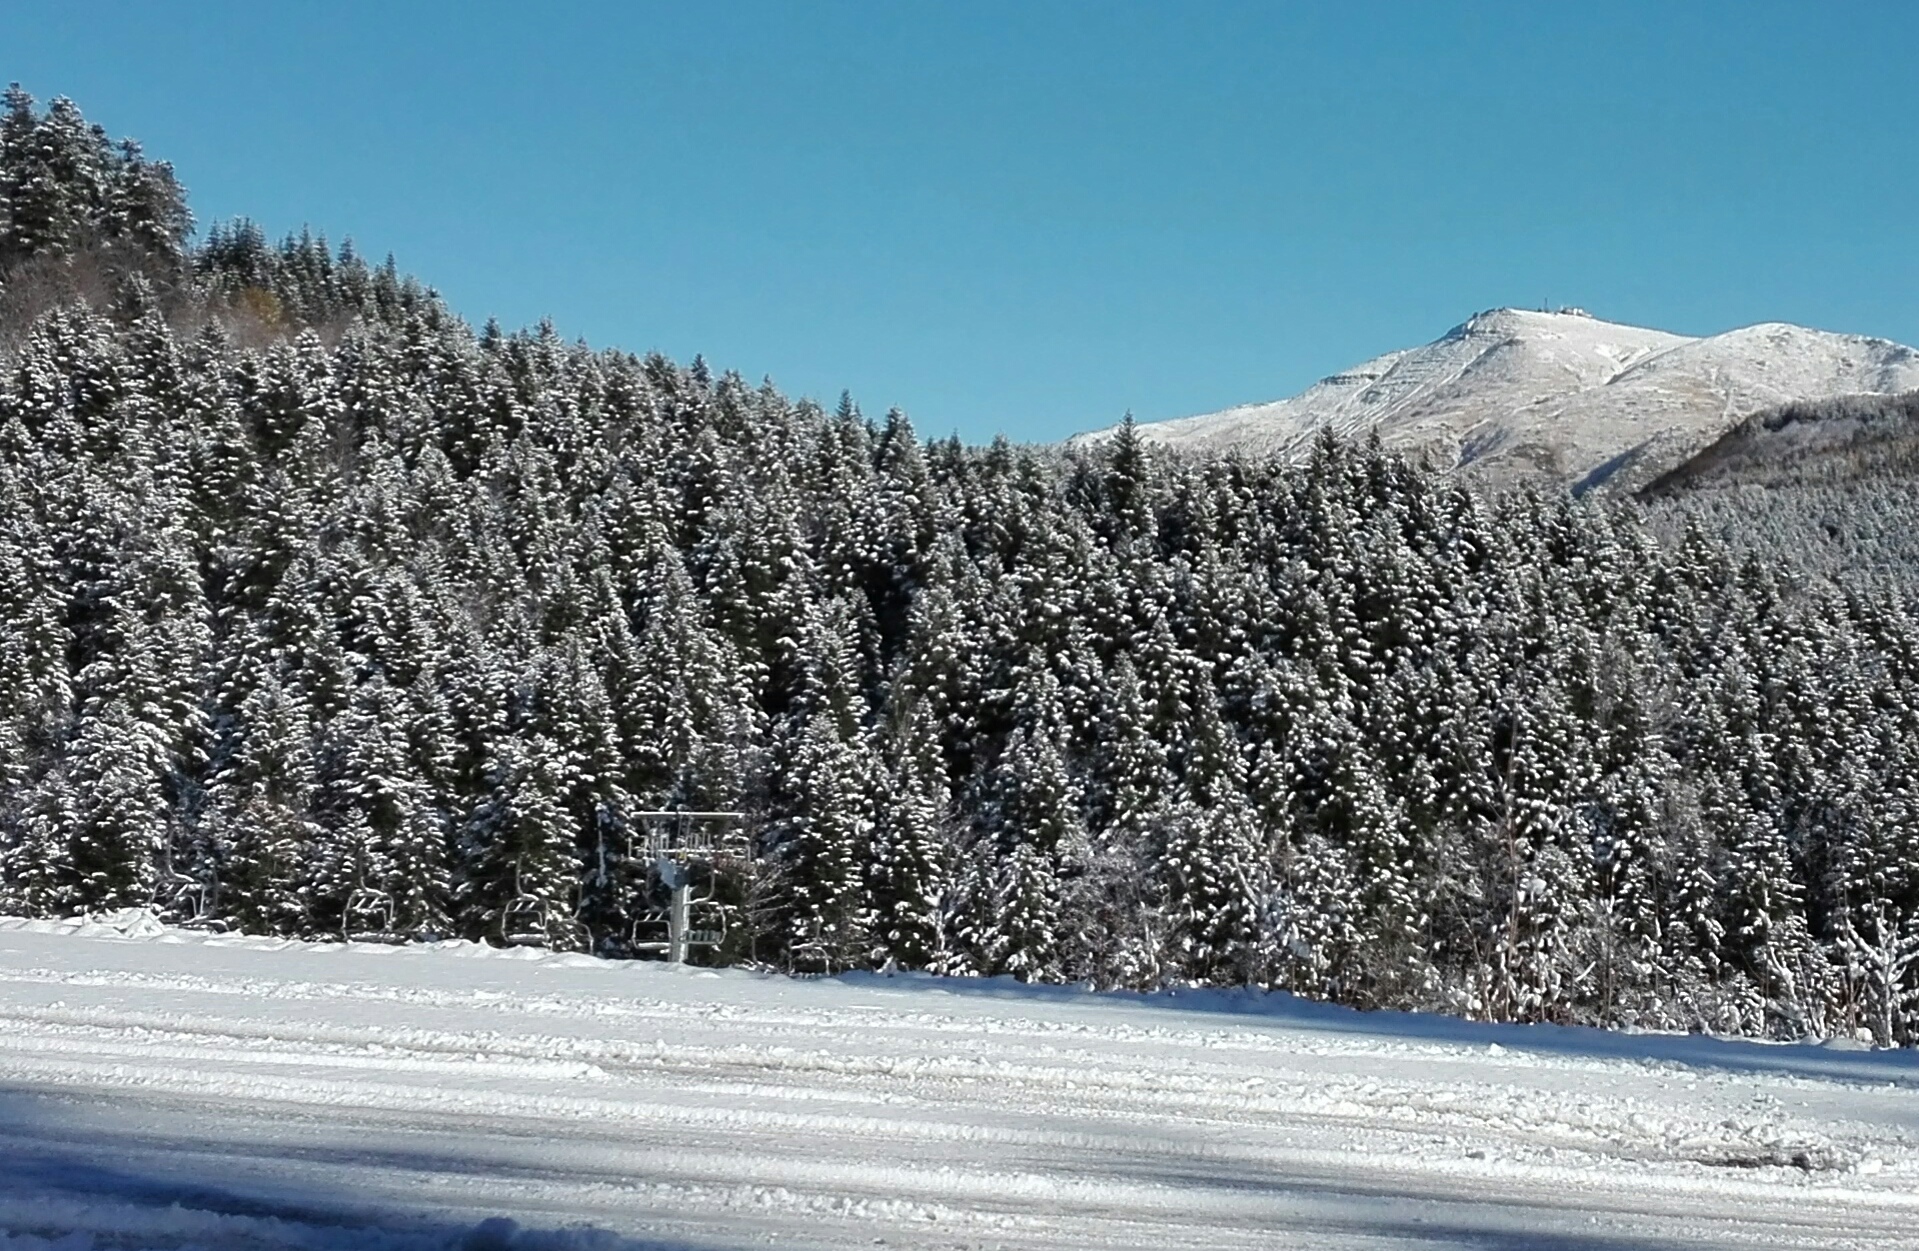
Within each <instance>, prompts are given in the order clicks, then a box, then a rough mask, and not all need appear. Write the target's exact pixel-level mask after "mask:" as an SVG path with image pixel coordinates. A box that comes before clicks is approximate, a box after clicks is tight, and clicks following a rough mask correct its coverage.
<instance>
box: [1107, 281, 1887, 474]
mask: <svg viewBox="0 0 1919 1251" xmlns="http://www.w3.org/2000/svg"><path fill="white" fill-rule="evenodd" d="M1913 388H1919V352H1916V351H1914V350H1913V349H1912V348H1909V347H1905V346H1903V345H1901V344H1897V343H1893V342H1891V341H1889V340H1885V339H1874V338H1868V337H1865V336H1861V335H1845V334H1833V333H1829V332H1826V331H1821V330H1809V329H1807V328H1805V327H1803V326H1793V325H1787V324H1784V323H1779V322H1769V323H1765V324H1762V325H1757V326H1747V327H1744V328H1742V329H1738V330H1731V331H1727V332H1726V333H1724V334H1717V335H1712V336H1710V337H1707V338H1691V337H1688V336H1685V335H1677V334H1671V333H1668V332H1666V331H1663V330H1649V329H1645V328H1643V327H1638V326H1626V325H1621V324H1619V323H1616V322H1608V321H1601V320H1599V319H1598V318H1595V317H1592V316H1590V315H1588V314H1585V313H1583V312H1579V311H1577V310H1565V311H1561V312H1556V313H1548V312H1532V311H1528V310H1524V309H1510V308H1507V309H1493V310H1491V311H1488V312H1484V313H1480V314H1478V315H1476V316H1474V317H1472V318H1470V319H1468V320H1467V321H1466V322H1465V323H1463V324H1462V325H1459V326H1456V327H1454V328H1453V329H1452V330H1450V331H1448V332H1447V333H1446V334H1445V335H1444V336H1442V337H1441V338H1439V339H1437V340H1435V341H1434V342H1432V343H1429V344H1427V345H1425V346H1424V347H1418V348H1411V349H1406V350H1403V351H1397V352H1389V353H1387V354H1386V355H1384V356H1381V357H1378V358H1376V359H1374V360H1371V361H1368V362H1366V363H1365V364H1363V365H1359V366H1356V367H1354V368H1352V369H1349V370H1346V371H1344V372H1342V373H1338V374H1335V375H1333V376H1331V377H1329V378H1326V379H1323V380H1322V381H1320V382H1317V383H1315V384H1314V385H1313V386H1311V387H1309V388H1307V389H1306V390H1305V391H1303V392H1301V393H1300V394H1299V395H1296V396H1293V397H1292V398H1290V399H1284V400H1276V401H1272V402H1269V403H1262V404H1245V405H1240V406H1238V407H1235V408H1229V409H1226V410H1224V411H1222V412H1217V413H1207V414H1203V415H1200V416H1196V417H1183V418H1179V419H1177V420H1173V421H1164V422H1153V423H1147V424H1143V425H1141V426H1140V427H1139V430H1140V432H1141V434H1143V435H1144V436H1145V437H1146V438H1148V439H1150V440H1153V441H1155V442H1159V443H1164V444H1168V445H1171V446H1175V447H1181V448H1189V449H1195V450H1201V451H1208V452H1219V451H1237V452H1243V453H1248V454H1253V455H1277V456H1281V457H1289V458H1298V457H1301V456H1303V455H1304V454H1305V452H1306V450H1307V449H1308V448H1309V446H1310V444H1311V441H1312V439H1313V437H1314V436H1315V435H1316V434H1317V433H1318V432H1319V431H1320V430H1322V429H1325V428H1330V429H1332V430H1334V431H1336V432H1337V433H1339V434H1341V435H1344V436H1347V437H1349V438H1353V437H1364V436H1365V435H1367V434H1369V433H1370V432H1372V431H1374V430H1377V431H1378V432H1379V434H1380V437H1381V439H1382V440H1383V441H1384V442H1385V443H1386V445H1387V446H1388V447H1391V448H1394V449H1396V450H1399V451H1403V452H1406V453H1408V454H1411V455H1415V456H1418V455H1423V456H1426V457H1427V458H1429V459H1430V461H1431V462H1432V463H1433V464H1434V465H1435V466H1437V467H1439V468H1442V469H1447V468H1459V469H1468V470H1470V471H1472V472H1474V473H1475V474H1478V475H1480V476H1485V477H1491V478H1495V479H1510V478H1515V477H1527V476H1544V477H1549V478H1553V479H1558V480H1562V481H1567V482H1572V483H1580V484H1585V485H1592V484H1596V483H1597V482H1598V481H1600V480H1603V479H1604V478H1606V477H1607V476H1609V475H1610V474H1612V473H1615V472H1618V471H1619V470H1620V469H1622V468H1625V467H1628V466H1630V467H1631V468H1632V472H1631V473H1630V474H1628V475H1626V476H1627V477H1629V478H1630V479H1631V480H1633V481H1635V482H1636V481H1638V480H1640V479H1642V478H1644V477H1646V476H1647V475H1648V474H1650V473H1651V472H1654V471H1656V470H1658V469H1662V468H1666V467H1670V464H1671V463H1676V461H1677V459H1678V458H1679V457H1681V456H1683V455H1684V454H1686V453H1687V452H1690V451H1692V450H1696V449H1697V448H1698V447H1700V446H1702V445H1703V444H1704V443H1705V442H1706V441H1708V440H1710V439H1712V438H1715V437H1717V436H1718V435H1719V434H1721V433H1723V432H1724V431H1725V430H1726V429H1728V428H1729V427H1731V426H1732V424H1733V423H1734V422H1736V421H1737V420H1739V419H1740V418H1741V417H1744V416H1746V415H1748V414H1750V413H1752V412H1755V411H1757V410H1760V409H1763V408H1768V407H1772V406H1774V405H1777V404H1781V403H1784V402H1787V401H1789V400H1799V399H1820V398H1826V397H1830V396H1834V395H1844V394H1852V393H1882V394H1890V393H1895V392H1900V391H1906V390H1911V389H1913ZM1111 433H1112V432H1111V431H1110V430H1107V431H1100V432H1097V433H1095V434H1092V435H1082V436H1079V437H1080V438H1081V439H1082V440H1084V439H1098V438H1103V437H1109V436H1110V434H1111Z"/></svg>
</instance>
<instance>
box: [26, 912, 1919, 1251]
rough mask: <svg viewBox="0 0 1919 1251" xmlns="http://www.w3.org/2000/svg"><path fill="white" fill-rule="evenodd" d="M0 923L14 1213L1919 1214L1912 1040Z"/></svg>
mask: <svg viewBox="0 0 1919 1251" xmlns="http://www.w3.org/2000/svg"><path fill="white" fill-rule="evenodd" d="M1916 1059H1919V1057H1915V1056H1914V1055H1912V1054H1909V1053H1898V1052H1873V1051H1868V1050H1861V1049H1839V1048H1832V1047H1816V1046H1769V1045H1763V1044H1755V1043H1742V1042H1732V1041H1723V1040H1713V1039H1705V1038H1685V1037H1667V1036H1648V1035H1637V1036H1634V1035H1621V1034H1607V1033H1601V1032H1598V1031H1590V1030H1576V1029H1558V1028H1553V1027H1492V1026H1476V1025H1471V1024H1466V1023H1463V1022H1458V1021H1453V1020H1448V1019H1444V1018H1438V1017H1429V1016H1415V1015H1401V1014H1390V1013H1380V1014H1372V1015H1364V1014H1359V1013H1353V1012H1348V1011H1344V1010H1339V1009H1332V1008H1326V1007H1323V1006H1319V1005H1313V1004H1307V1003H1302V1002H1299V1001H1296V1000H1292V999H1290V998H1288V997H1285V996H1257V995H1250V994H1245V995H1242V994H1236V993H1219V992H1208V993H1193V994H1181V995H1162V996H1153V997H1141V996H1134V995H1092V994H1087V993H1084V992H1079V991H1072V990H1061V989H1044V988H1028V987H1020V986H1016V985H1012V984H1008V983H1002V982H951V981H939V980H934V979H930V978H922V977H905V978H883V977H877V976H870V975H869V976H856V977H845V978H837V979H821V980H810V981H807V980H788V979H783V978H778V977H772V976H764V975H757V974H750V973H745V972H738V971H727V972H714V971H702V970H689V969H678V970H676V969H670V968H667V967H665V966H663V965H658V964H635V963H624V964H622V963H610V962H602V961H598V960H593V959H590V958H587V957H584V956H567V955H551V954H547V953H535V952H525V951H520V952H511V953H506V952H496V951H491V950H490V949H487V948H482V947H476V946H473V945H469V944H442V945H438V946H435V947H431V948H410V949H391V948H382V947H367V946H358V945H317V944H301V943H291V942H281V941H273V940H263V939H246V938H219V937H208V936H204V935H197V934H187V933H182V932H178V931H168V930H165V929H163V928H161V927H159V926H157V925H155V924H154V923H153V922H152V921H151V920H150V919H147V918H144V917H142V916H139V915H137V914H128V915H122V916H118V917H114V918H108V919H105V920H100V921H92V922H28V921H18V920H0V1248H4V1249H5V1251H22V1249H24V1248H35V1249H40V1248H46V1247H57V1248H60V1249H61V1251H85V1249H87V1248H108V1247H112V1248H141V1247H164V1248H187V1247H196V1248H206V1249H208V1251H228V1249H236V1251H237V1249H239V1248H259V1247H280V1246H288V1247H301V1248H308V1249H310V1251H337V1249H342V1248H356V1249H357V1248H371V1249H391V1251H415V1249H424V1248H434V1247H446V1248H461V1249H463V1251H506V1249H508V1248H521V1249H531V1248H581V1249H586V1248H591V1249H593V1251H618V1249H622V1248H632V1247H653V1248H673V1249H686V1251H691V1249H694V1248H735V1247H751V1246H769V1245H770V1246H779V1247H798V1248H807V1247H913V1248H935V1247H938V1248H989V1247H992V1248H999V1247H1003V1248H1041V1247H1044V1248H1055V1247H1086V1248H1209V1249H1210V1248H1225V1247H1261V1246H1286V1247H1315V1248H1385V1247H1400V1248H1407V1247H1421V1248H1492V1249H1495V1251H1521V1249H1522V1248H1525V1249H1531V1248H1539V1249H1543V1251H1611V1249H1616V1248H1643V1247H1678V1246H1685V1247H1700V1248H1713V1247H1820V1248H1848V1247H1859V1248H1864V1247H1873V1248H1892V1247H1919V1063H1915V1060H1916Z"/></svg>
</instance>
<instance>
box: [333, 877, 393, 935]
mask: <svg viewBox="0 0 1919 1251" xmlns="http://www.w3.org/2000/svg"><path fill="white" fill-rule="evenodd" d="M340 937H342V938H344V939H346V940H347V941H348V942H350V943H387V944H389V945H392V944H398V943H404V942H405V941H406V940H407V936H406V935H405V934H403V933H400V932H399V931H398V930H397V929H395V928H394V925H393V896H392V895H390V894H388V893H387V892H386V891H383V890H375V889H373V888H372V887H361V888H360V889H359V890H356V891H354V892H353V893H352V894H351V895H348V896H347V901H346V908H345V910H344V911H343V912H342V913H341V917H340Z"/></svg>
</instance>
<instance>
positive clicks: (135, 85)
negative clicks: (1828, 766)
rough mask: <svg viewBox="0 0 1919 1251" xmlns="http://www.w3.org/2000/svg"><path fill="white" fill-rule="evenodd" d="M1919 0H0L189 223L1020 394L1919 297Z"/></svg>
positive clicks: (1845, 321)
mask: <svg viewBox="0 0 1919 1251" xmlns="http://www.w3.org/2000/svg"><path fill="white" fill-rule="evenodd" d="M1915 48H1919V5H1915V4H1911V3H1907V2H1901V3H1883V4H1873V3H1849V4H1844V5H1826V4H1813V3H1804V2H1803V0H1801V2H1795V3H1772V2H1770V0H1741V2H1739V3H1706V2H1698V3H1679V2H1675V0H1666V2H1665V3H1644V4H1641V3H1633V2H1627V0H1616V2H1614V3H1609V4H1606V5H1583V4H1582V5H1573V4H1540V3H1536V2H1535V3H1525V4H1519V3H1513V4H1506V3H1495V2H1491V0H1488V2H1484V3H1464V2H1462V3H1457V4H1452V3H1442V2H1440V0H1425V2H1414V0H1409V2H1407V3H1374V4H1368V3H1353V2H1347V3H1339V4H1335V3H1330V2H1329V3H1322V4H1284V3H1280V2H1279V0H1267V2H1264V3H1231V2H1227V0H1217V2H1213V3H1186V4H1172V3H1167V4H1156V5H1148V4H1134V3H1124V2H1115V0H1105V2H1102V3H1093V2H1092V0H1083V2H1076V3H1045V2H1040V3H1030V2H1029V3H1008V4H999V3H989V2H987V0H966V2H964V3H957V2H956V3H951V4H933V3H905V2H901V0H889V2H879V0H874V2H871V3H864V2H863V3H839V2H831V0H816V2H807V3H801V2H799V0H781V2H778V3H755V2H749V0H731V2H727V3H706V2H701V3H694V2H688V3H674V4H665V3H646V2H632V0H629V2H627V3H609V4H601V5H588V4H573V5H568V4H539V5H532V4H526V3H513V4H494V3H489V2H485V0H466V2H464V3H458V4H452V3H448V4H429V3H406V2H404V0H386V2H385V3H377V4H375V3H360V2H358V0H334V2H332V3H327V4H324V5H322V4H311V3H295V2H293V0H288V2H287V3H278V2H276V3H268V4H262V3H260V2H259V0H249V2H248V3H233V4H228V3H187V2H183V3H174V4H167V5H153V4H144V3H142V4H108V3H96V2H92V0H58V2H45V3H43V2H42V0H11V3H9V4H8V6H7V16H6V19H5V21H4V26H3V28H0V78H4V79H17V80H19V81H20V82H21V83H22V84H23V85H24V86H25V87H26V88H27V89H28V90H29V91H31V92H33V93H34V94H35V95H37V96H39V97H41V98H42V99H45V98H46V97H48V96H51V95H54V94H64V95H69V96H72V97H73V98H74V99H76V100H77V101H79V103H80V105H81V106H82V108H83V109H84V110H85V111H86V113H87V115H88V117H89V118H90V119H92V120H94V121H97V122H99V123H101V124H103V125H105V126H106V127H107V129H108V130H109V131H111V132H112V133H114V134H115V135H124V134H130V135H134V136H136V137H138V138H140V139H141V140H143V141H144V142H145V144H146V146H147V148H148V150H149V151H150V152H152V153H154V154H155V155H158V156H162V157H165V158H168V159H170V160H172V161H173V162H174V164H175V166H176V168H177V169H178V171H179V173H180V175H181V178H182V180H183V181H184V182H185V183H186V184H187V186H188V188H189V189H190V191H191V193H192V195H193V200H194V204H195V208H196V211H197V213H198V215H199V217H200V220H201V222H202V223H203V225H204V224H206V223H210V222H212V221H216V220H220V219H224V218H227V217H231V216H234V215H239V214H245V215H247V216H251V217H253V218H254V219H256V220H258V221H260V222H261V223H262V224H263V225H265V226H266V228H267V229H268V230H269V232H271V233H273V234H275V235H278V234H282V233H285V232H287V231H290V230H296V229H298V228H299V227H300V226H301V225H303V224H309V223H310V224H311V225H312V226H314V227H315V228H316V229H321V230H324V231H326V232H327V233H328V234H329V235H330V236H331V237H332V238H334V239H335V240H336V241H337V240H338V239H340V238H341V237H345V236H351V237H352V238H353V239H354V240H355V242H356V243H357V244H358V245H359V246H360V247H361V249H362V250H363V251H365V252H368V253H370V254H373V255H375V256H379V255H383V254H385V253H387V252H392V253H394V254H395V255H396V256H397V258H398V259H399V261H400V264H401V265H402V267H403V268H405V269H407V270H410V271H411V272H414V273H416V274H418V275H420V276H421V277H422V278H424V279H426V280H427V281H429V282H431V283H433V284H434V285H435V286H437V287H438V288H439V289H440V290H441V291H442V292H443V293H444V294H445V295H446V296H447V298H448V300H449V301H450V302H451V303H452V305H453V306H454V307H455V308H456V309H457V310H459V311H460V312H461V313H462V314H464V315H465V316H467V317H468V318H469V319H471V320H473V321H474V322H475V323H476V324H477V323H478V322H480V321H482V320H484V319H485V318H486V317H488V316H497V317H498V318H499V319H500V320H501V322H502V323H504V324H506V325H508V326H517V325H524V324H528V323H531V322H533V321H535V320H537V319H538V318H540V317H542V316H550V317H551V318H552V319H553V321H554V322H555V324H556V325H557V326H558V327H559V328H560V330H561V332H562V333H564V334H566V335H568V336H569V337H583V338H585V339H587V340H588V341H590V342H592V343H594V344H595V345H601V346H617V347H623V348H628V349H632V350H635V351H645V350H648V349H653V348H657V349H660V350H662V351H665V352H667V353H668V354H670V355H673V356H675V357H678V358H681V359H687V358H690V357H691V356H692V355H693V354H694V353H695V352H701V353H704V354H705V355H706V357H707V359H708V360H709V361H710V362H711V363H712V364H713V365H714V366H715V367H716V368H730V369H738V370H739V371H741V372H742V373H744V374H746V375H747V376H748V377H749V378H752V379H755V380H757V379H758V378H759V377H760V376H761V375H771V376H772V377H773V378H774V380H775V381H776V382H777V383H779V384H780V385H781V386H782V387H783V388H784V389H786V390H787V391H788V392H790V393H798V394H810V395H814V396H817V397H820V398H822V399H824V400H827V401H830V400H832V399H833V398H834V397H836V396H837V395H838V394H839V392H840V390H841V389H842V388H848V389H851V390H852V392H853V394H854V396H855V398H856V399H858V400H859V401H860V403H861V404H862V406H863V407H864V408H865V409H866V410H867V411H868V412H869V413H872V414H875V415H877V414H878V413H880V412H882V411H883V410H884V409H886V408H887V407H889V406H893V405H898V406H900V407H902V408H904V409H906V410H907V411H908V412H909V413H910V414H912V416H913V417H914V420H915V422H916V423H917V424H918V426H919V428H920V430H921V432H922V433H925V434H929V435H944V434H948V433H953V432H958V433H959V434H960V435H961V436H962V437H965V438H968V439H975V440H978V439H986V438H990V437H991V436H992V435H993V434H994V433H996V432H1000V431H1003V432H1005V433H1006V434H1008V435H1009V436H1010V437H1013V438H1015V439H1033V440H1038V439H1051V438H1057V437H1060V436H1062V435H1064V434H1067V433H1070V432H1071V431H1073V430H1077V429H1083V428H1087V427H1092V426H1098V425H1105V424H1108V423H1110V422H1112V421H1114V420H1117V419H1118V417H1119V416H1120V415H1121V414H1122V413H1123V412H1125V411H1126V410H1128V409H1131V410H1132V411H1133V412H1135V413H1136V414H1137V415H1138V416H1139V417H1140V418H1142V419H1155V418H1163V417H1172V416H1178V415H1182V414H1185V413H1191V412H1200V411H1207V410H1210V409H1214V408H1219V407H1223V406H1225V405H1228V404H1233V403H1239V402H1246V401H1253V400H1261V399H1271V398H1276V397H1278V396H1281V395H1285V394H1290V393H1292V392H1294V391H1297V390H1298V389H1300V388H1301V387H1303V386H1305V385H1307V384H1309V383H1310V382H1312V381H1313V380H1314V379H1315V378H1317V377H1319V376H1321V375H1323V374H1326V373H1329V372H1331V371H1333V370H1335V369H1338V368H1340V367H1343V366H1345V365H1349V364H1352V363H1355V362H1357V361H1360V360H1362V359H1365V358H1367V357H1369V356H1373V355H1376V354H1378V353H1380V352H1382V351H1385V350H1388V349H1390V348H1395V347H1402V346H1409V345H1412V344H1414V343H1419V342H1424V341H1426V340H1428V339H1431V338H1434V337H1436V336H1438V335H1439V334H1440V333H1442V332H1444V331H1445V330H1446V329H1447V328H1448V327H1450V326H1452V325H1453V324H1455V323H1457V322H1458V321H1460V320H1462V319H1463V318H1465V317H1466V316H1467V315H1468V314H1470V313H1472V312H1474V311H1476V310H1478V309H1482V308H1489V307H1494V306H1498V305H1508V304H1511V305H1521V306H1529V307H1537V306H1540V305H1541V304H1544V303H1548V302H1550V303H1552V304H1555V305H1557V304H1578V305H1582V306H1584V307H1586V308H1588V309H1590V310H1591V311H1593V312H1594V313H1596V314H1598V315H1600V316H1604V317H1610V318H1613V319H1616V320H1621V321H1630V322H1636V323H1640V324H1645V325H1652V326H1659V327H1663V328H1667V329H1672V330H1678V331H1683V332H1689V333H1709V332H1713V331H1718V330H1724V329H1728V328H1730V327H1733V326H1737V325H1744V324H1748V323H1751V322H1755V321H1766V320H1787V321H1798V322H1803V323H1806V324H1810V325H1814V326H1819V327H1823V328H1826V329H1835V330H1848V331H1855V332H1860V333H1869V334H1877V335H1884V336H1886V337H1888V338H1894V339H1899V340H1902V341H1904V342H1908V343H1914V342H1919V247H1915V246H1914V240H1915V231H1916V228H1919V129H1916V127H1919V75H1915V73H1914V72H1913V50H1914V49H1915Z"/></svg>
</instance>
